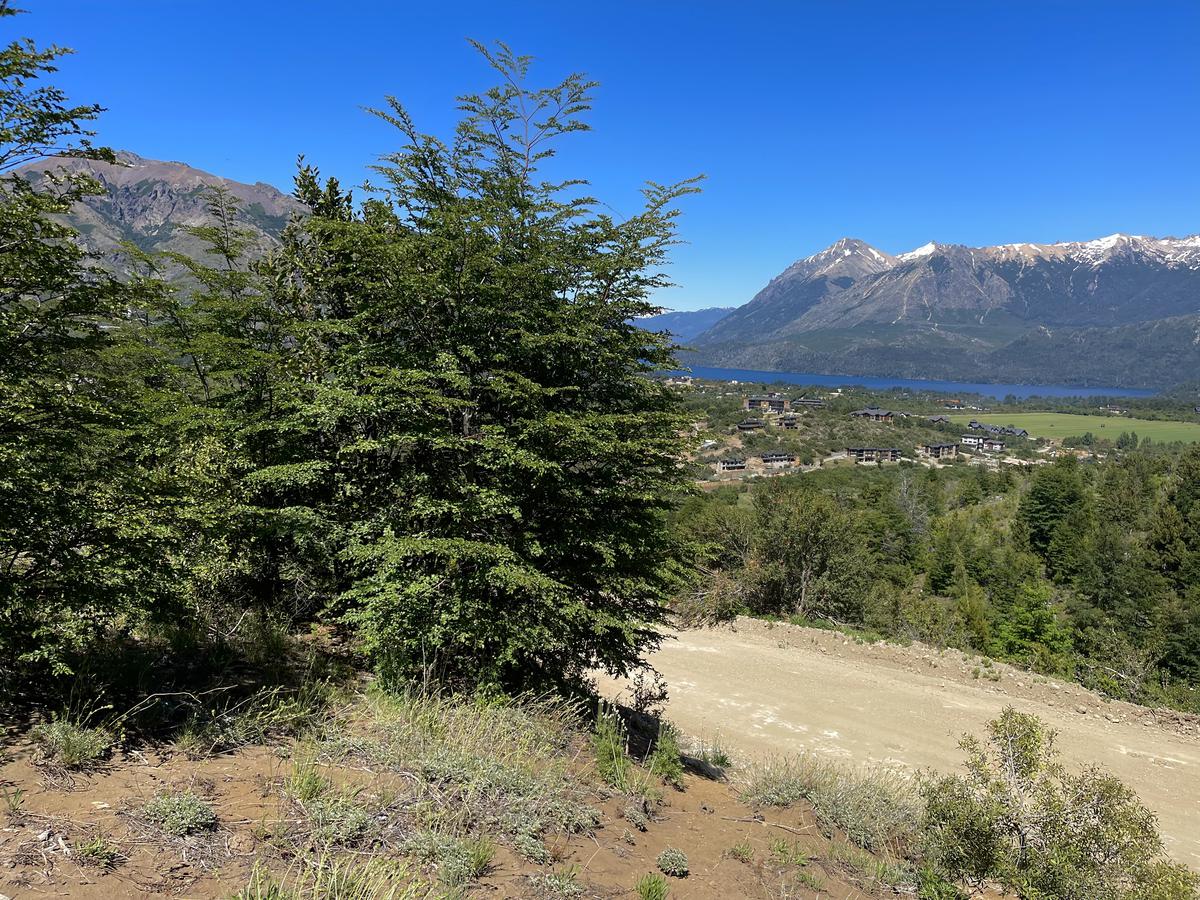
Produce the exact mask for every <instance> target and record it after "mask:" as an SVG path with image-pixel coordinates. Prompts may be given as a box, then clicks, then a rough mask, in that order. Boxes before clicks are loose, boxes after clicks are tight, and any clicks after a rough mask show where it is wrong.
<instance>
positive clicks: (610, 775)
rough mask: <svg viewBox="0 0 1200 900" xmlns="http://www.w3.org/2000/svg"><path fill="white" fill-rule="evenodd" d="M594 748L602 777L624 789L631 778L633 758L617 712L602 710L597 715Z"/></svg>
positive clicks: (593, 739) (597, 765)
mask: <svg viewBox="0 0 1200 900" xmlns="http://www.w3.org/2000/svg"><path fill="white" fill-rule="evenodd" d="M592 749H593V750H594V751H595V754H596V770H597V771H598V772H599V773H600V777H601V778H602V779H603V780H604V782H605V783H606V784H610V785H612V786H613V787H615V788H618V789H621V790H624V789H625V785H626V784H628V782H629V780H630V770H631V769H632V768H633V760H632V759H630V757H629V752H628V751H627V750H626V749H625V733H624V730H623V729H622V728H621V723H620V721H619V720H618V719H617V714H616V713H615V712H609V713H604V712H602V713H601V714H600V716H599V717H597V719H596V730H595V733H594V734H593V735H592Z"/></svg>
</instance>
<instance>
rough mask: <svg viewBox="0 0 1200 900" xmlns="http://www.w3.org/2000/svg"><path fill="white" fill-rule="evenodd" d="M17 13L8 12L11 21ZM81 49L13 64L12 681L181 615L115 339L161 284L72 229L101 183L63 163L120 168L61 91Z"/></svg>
mask: <svg viewBox="0 0 1200 900" xmlns="http://www.w3.org/2000/svg"><path fill="white" fill-rule="evenodd" d="M13 15H14V10H13V9H11V8H10V7H9V6H8V4H7V3H5V4H3V5H0V23H4V24H7V23H8V22H11V17H12V16H13ZM67 52H69V51H67V50H64V49H61V48H57V47H51V48H49V49H39V48H37V47H36V46H35V45H34V44H33V43H32V42H31V41H28V40H17V41H14V42H12V43H10V44H9V45H8V46H7V47H5V48H4V49H3V50H2V51H0V670H2V669H4V668H10V667H14V668H15V667H19V666H22V665H37V666H42V667H50V668H52V669H56V670H58V671H63V670H65V669H66V668H68V666H69V664H70V659H71V655H72V654H73V653H74V652H77V651H79V650H81V649H84V648H86V647H87V646H88V645H89V644H90V643H91V642H92V641H93V640H94V639H95V638H96V637H97V636H98V635H99V634H102V633H105V632H106V631H107V630H108V629H110V628H112V627H119V628H123V629H126V630H129V629H133V628H136V627H137V626H138V624H139V623H141V622H143V621H146V620H148V619H150V618H154V617H159V618H165V617H167V616H168V614H169V613H170V612H171V611H172V610H173V607H172V606H171V604H170V602H169V601H170V599H171V597H172V596H173V585H172V578H171V573H172V564H173V559H172V554H171V552H170V542H169V540H167V538H169V528H168V526H167V519H168V518H169V516H168V515H166V513H165V510H164V508H163V506H162V504H161V503H160V502H159V491H160V490H161V488H162V487H163V485H162V484H161V483H160V482H159V480H158V478H157V477H156V475H154V474H151V475H147V473H146V472H145V471H144V469H143V468H142V465H141V464H142V462H143V460H144V457H145V454H147V453H152V452H153V451H152V449H148V448H147V447H145V446H144V444H143V442H142V440H141V438H142V436H143V434H142V428H143V426H144V424H145V411H144V410H143V409H142V407H141V404H140V398H139V394H138V390H137V385H136V383H135V382H131V381H130V380H129V379H128V378H126V374H127V368H126V365H125V362H124V361H122V360H121V359H119V358H117V357H114V356H113V354H112V349H113V346H114V330H113V329H112V328H111V327H106V326H108V325H109V323H111V322H113V321H114V320H115V321H120V320H121V318H122V315H123V313H124V312H125V310H127V309H129V308H135V307H137V306H138V305H139V304H140V301H141V297H140V296H139V289H140V288H144V287H146V286H147V285H146V283H145V282H138V283H135V284H134V285H132V286H131V285H126V284H123V283H121V282H118V281H117V280H116V279H114V278H113V277H112V276H111V275H109V274H108V273H107V272H106V271H104V270H103V269H102V268H100V267H99V266H98V265H97V264H96V262H95V260H93V259H91V258H89V257H88V256H87V255H86V254H85V253H84V252H83V251H82V250H81V249H80V248H79V247H78V245H77V244H76V242H75V240H74V239H75V237H76V235H75V233H74V232H73V231H72V230H71V229H70V228H69V227H67V226H66V225H64V224H62V223H61V219H60V218H58V217H59V216H61V214H63V213H66V212H67V211H69V210H70V208H71V207H72V205H73V204H74V203H76V202H78V201H80V200H81V199H83V198H84V197H86V196H88V195H89V194H95V193H98V192H99V191H100V186H99V185H98V183H97V182H96V181H95V180H93V179H91V178H88V177H84V176H81V175H79V174H76V173H73V172H72V171H70V170H68V169H66V168H65V167H58V168H55V167H54V166H50V167H49V169H48V170H47V171H46V172H45V174H43V175H41V176H39V177H33V176H30V177H26V173H24V172H21V171H17V170H16V167H18V166H20V165H21V164H24V163H30V162H34V161H38V160H42V159H44V158H46V157H50V156H66V157H83V158H89V159H98V160H104V161H109V162H111V161H113V155H112V153H111V151H108V150H104V149H100V148H94V147H93V146H92V145H91V144H90V143H89V140H88V138H89V135H90V132H89V131H88V130H87V128H88V125H89V123H90V122H92V121H93V120H95V118H96V117H97V116H98V115H99V113H100V112H101V110H100V108H99V107H97V106H72V105H70V104H69V102H68V101H67V99H66V97H65V95H64V94H63V92H62V91H60V90H59V89H57V88H55V87H53V86H51V85H49V84H47V83H46V82H45V78H46V77H47V76H49V75H51V74H52V73H53V72H54V71H55V61H56V60H57V59H59V58H60V57H61V56H62V55H63V54H65V53H67Z"/></svg>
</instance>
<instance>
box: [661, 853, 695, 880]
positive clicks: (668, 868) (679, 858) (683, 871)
mask: <svg viewBox="0 0 1200 900" xmlns="http://www.w3.org/2000/svg"><path fill="white" fill-rule="evenodd" d="M657 863H658V868H659V870H660V871H661V872H662V873H663V874H664V875H670V876H671V877H672V878H687V875H688V858H687V854H686V853H684V852H683V851H682V850H677V849H676V848H674V847H668V848H667V849H666V850H664V851H663V852H662V853H660V854H658V860H657Z"/></svg>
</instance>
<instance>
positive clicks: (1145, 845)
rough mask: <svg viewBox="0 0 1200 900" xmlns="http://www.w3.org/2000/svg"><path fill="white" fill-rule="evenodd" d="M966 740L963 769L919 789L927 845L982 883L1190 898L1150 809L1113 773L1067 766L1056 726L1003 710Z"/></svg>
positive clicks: (953, 868)
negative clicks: (982, 733) (980, 735)
mask: <svg viewBox="0 0 1200 900" xmlns="http://www.w3.org/2000/svg"><path fill="white" fill-rule="evenodd" d="M988 732H989V733H988V740H987V741H986V742H981V741H979V740H977V739H976V738H973V737H967V738H964V739H963V742H962V744H961V746H962V749H963V750H964V751H965V752H966V754H967V762H966V772H965V773H964V774H963V775H948V776H943V777H940V778H935V779H932V780H931V781H929V782H927V783H926V784H925V786H924V794H925V822H924V825H925V828H926V842H927V844H928V852H929V854H930V856H931V858H932V860H933V861H934V862H935V863H936V864H937V866H938V868H939V869H940V870H941V871H943V872H945V873H946V874H947V875H949V876H951V877H953V878H954V879H956V880H961V881H964V882H967V883H970V884H972V885H975V886H977V887H979V888H983V887H984V886H986V885H988V884H991V883H999V884H1001V885H1002V886H1003V887H1004V888H1006V889H1007V890H1009V891H1012V892H1014V893H1015V894H1016V895H1017V896H1018V897H1022V898H1029V900H1034V898H1041V897H1056V898H1060V900H1172V898H1190V897H1194V896H1195V895H1196V891H1197V889H1198V888H1200V878H1197V876H1196V875H1195V874H1194V873H1192V872H1190V871H1189V870H1188V869H1187V868H1186V867H1185V866H1183V865H1181V864H1179V863H1175V862H1171V861H1169V860H1168V859H1167V857H1166V853H1165V850H1164V847H1163V841H1162V838H1161V837H1160V836H1159V834H1158V827H1157V823H1156V821H1155V818H1154V814H1153V813H1151V812H1150V811H1149V810H1148V809H1146V807H1145V806H1143V805H1142V803H1141V801H1140V800H1138V798H1137V796H1136V795H1135V794H1134V793H1133V792H1132V791H1130V790H1129V788H1127V787H1126V786H1125V785H1123V784H1122V783H1121V782H1120V781H1119V780H1118V779H1116V778H1114V777H1113V776H1112V775H1109V774H1107V773H1105V772H1102V771H1100V770H1098V769H1094V768H1085V769H1083V770H1082V771H1079V772H1071V771H1068V770H1067V768H1066V767H1065V766H1064V765H1063V764H1062V762H1061V761H1060V759H1059V757H1058V752H1057V749H1056V748H1055V746H1054V732H1052V731H1050V730H1048V729H1047V728H1046V727H1045V726H1044V725H1043V724H1042V723H1041V722H1040V721H1038V719H1036V718H1034V717H1033V716H1030V715H1026V714H1024V713H1019V712H1017V711H1016V710H1014V709H1012V708H1011V707H1010V708H1009V709H1006V710H1005V711H1004V712H1003V714H1002V715H1001V716H1000V718H999V719H997V720H995V721H993V722H991V723H990V724H989V726H988Z"/></svg>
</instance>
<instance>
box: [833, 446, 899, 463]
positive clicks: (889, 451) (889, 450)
mask: <svg viewBox="0 0 1200 900" xmlns="http://www.w3.org/2000/svg"><path fill="white" fill-rule="evenodd" d="M846 456H848V457H849V458H850V459H852V460H854V461H855V462H856V463H860V462H899V461H900V451H899V450H898V449H897V448H895V447H847V448H846Z"/></svg>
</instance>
